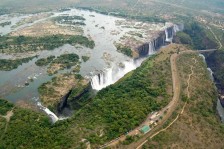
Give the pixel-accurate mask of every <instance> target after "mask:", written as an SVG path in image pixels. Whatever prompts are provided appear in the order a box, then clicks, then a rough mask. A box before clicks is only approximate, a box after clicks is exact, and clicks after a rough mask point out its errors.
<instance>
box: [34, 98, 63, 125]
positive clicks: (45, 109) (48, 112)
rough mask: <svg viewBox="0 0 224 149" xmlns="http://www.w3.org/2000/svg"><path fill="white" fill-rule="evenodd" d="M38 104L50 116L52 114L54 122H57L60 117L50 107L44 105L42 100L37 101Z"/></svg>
mask: <svg viewBox="0 0 224 149" xmlns="http://www.w3.org/2000/svg"><path fill="white" fill-rule="evenodd" d="M37 106H38V107H40V109H41V110H43V111H44V112H45V113H47V115H48V116H50V118H51V120H52V122H53V123H55V122H57V121H58V120H59V118H58V117H57V115H55V114H54V113H53V112H51V111H50V110H49V109H48V108H46V107H44V106H43V105H42V104H41V103H40V102H37Z"/></svg>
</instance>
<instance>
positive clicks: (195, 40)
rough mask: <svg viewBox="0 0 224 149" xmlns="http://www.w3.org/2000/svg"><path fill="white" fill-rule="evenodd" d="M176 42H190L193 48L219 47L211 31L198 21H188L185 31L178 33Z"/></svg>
mask: <svg viewBox="0 0 224 149" xmlns="http://www.w3.org/2000/svg"><path fill="white" fill-rule="evenodd" d="M176 38H177V39H175V42H177V43H182V44H189V45H191V46H192V48H193V49H197V50H205V49H215V48H217V47H218V44H217V43H216V40H215V39H214V37H213V36H211V35H210V31H209V30H208V29H206V28H205V27H203V26H202V25H200V24H199V23H196V22H190V23H186V24H185V26H184V31H183V32H180V33H178V34H177V37H176Z"/></svg>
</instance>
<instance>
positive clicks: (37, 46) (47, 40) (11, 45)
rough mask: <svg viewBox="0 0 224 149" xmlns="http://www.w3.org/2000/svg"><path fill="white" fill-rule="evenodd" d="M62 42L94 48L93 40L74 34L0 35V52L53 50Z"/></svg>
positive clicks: (61, 44)
mask: <svg viewBox="0 0 224 149" xmlns="http://www.w3.org/2000/svg"><path fill="white" fill-rule="evenodd" d="M64 44H71V45H77V44H80V45H83V46H86V47H89V48H94V46H95V44H94V41H91V40H89V39H88V38H86V37H84V36H81V35H75V36H68V35H52V36H44V37H26V36H18V37H12V36H1V37H0V52H2V53H18V52H27V51H37V50H53V49H55V48H57V47H60V46H63V45H64Z"/></svg>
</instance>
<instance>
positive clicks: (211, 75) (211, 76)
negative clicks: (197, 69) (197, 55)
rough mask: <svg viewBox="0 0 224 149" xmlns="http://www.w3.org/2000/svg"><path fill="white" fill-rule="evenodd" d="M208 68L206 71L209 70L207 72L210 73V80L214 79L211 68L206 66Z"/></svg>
mask: <svg viewBox="0 0 224 149" xmlns="http://www.w3.org/2000/svg"><path fill="white" fill-rule="evenodd" d="M207 69H208V71H209V73H210V79H211V80H212V81H214V77H213V71H212V70H211V68H209V67H208V68H207Z"/></svg>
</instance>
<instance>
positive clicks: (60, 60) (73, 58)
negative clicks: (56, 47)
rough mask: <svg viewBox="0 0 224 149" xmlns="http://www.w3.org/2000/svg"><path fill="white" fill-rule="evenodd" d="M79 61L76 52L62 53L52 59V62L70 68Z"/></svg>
mask: <svg viewBox="0 0 224 149" xmlns="http://www.w3.org/2000/svg"><path fill="white" fill-rule="evenodd" d="M78 62H79V56H78V55H77V54H74V53H73V54H63V55H60V56H59V57H57V58H56V59H54V60H53V61H52V64H61V65H63V67H64V68H71V67H72V66H74V65H76V64H77V63H78Z"/></svg>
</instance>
